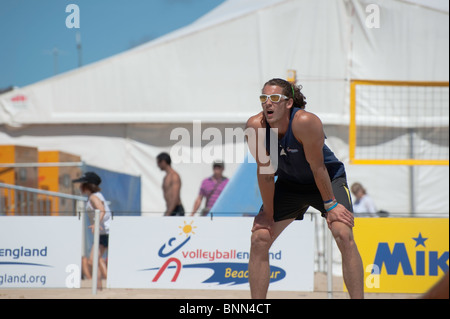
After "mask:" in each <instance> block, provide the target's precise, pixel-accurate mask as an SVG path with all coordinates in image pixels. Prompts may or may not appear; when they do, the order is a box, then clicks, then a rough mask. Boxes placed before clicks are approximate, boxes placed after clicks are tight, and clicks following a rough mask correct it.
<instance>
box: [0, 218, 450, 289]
mask: <svg viewBox="0 0 450 319" xmlns="http://www.w3.org/2000/svg"><path fill="white" fill-rule="evenodd" d="M252 222H253V218H251V217H215V218H213V219H211V218H207V217H206V218H205V217H138V216H134V217H125V216H116V217H114V218H113V220H112V221H111V228H110V238H109V251H108V280H107V287H108V288H146V289H152V288H163V289H232V290H241V289H242V290H245V289H249V286H248V259H249V252H250V229H251V226H252ZM316 226H317V225H316ZM84 228H85V225H84V224H83V221H82V218H80V217H79V216H73V217H67V216H58V217H56V216H45V217H44V216H33V217H30V216H3V217H0V289H1V288H19V287H21V288H27V287H28V288H60V287H66V288H78V287H80V278H81V271H80V269H81V265H80V264H81V256H82V255H83V253H82V251H83V250H82V242H83V236H82V234H83V231H86V230H85V229H84ZM316 231H317V227H315V221H314V219H313V218H311V219H310V218H305V220H303V221H295V222H294V223H293V224H292V225H290V226H289V227H288V228H287V229H286V230H285V231H284V232H283V233H282V235H281V236H280V237H279V238H278V239H277V241H276V242H275V243H274V245H273V247H272V248H271V250H270V264H271V285H270V289H271V290H288V291H289V290H291V291H312V290H313V288H314V271H315V269H314V263H315V252H316V250H317V242H315V241H314V238H315V237H316ZM327 233H329V232H328V231H327ZM354 235H355V239H356V242H357V245H358V249H359V252H360V254H361V257H362V259H363V264H364V287H365V291H366V292H368V293H424V292H425V291H427V290H428V289H429V288H430V287H431V286H433V285H434V284H435V283H436V282H437V281H438V280H439V279H440V278H441V277H442V276H443V274H445V273H446V272H447V271H448V268H449V266H448V260H449V240H448V238H449V219H448V218H391V217H389V218H356V219H355V228H354ZM94 237H95V238H97V237H96V236H94ZM330 239H331V237H330V236H329V237H328V239H327V242H328V241H330V242H331V240H330ZM326 256H328V257H327V258H326V259H327V260H330V258H332V255H331V250H328V251H327V254H326ZM327 264H328V265H327V266H328V267H327V268H328V272H330V268H329V266H330V265H331V263H327ZM94 271H96V269H95V268H94ZM95 282H96V281H95V280H94V281H93V285H94V283H95ZM329 290H330V291H331V287H329ZM344 290H345V287H344ZM93 293H95V286H93Z"/></svg>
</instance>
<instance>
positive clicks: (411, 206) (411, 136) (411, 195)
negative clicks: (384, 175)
mask: <svg viewBox="0 0 450 319" xmlns="http://www.w3.org/2000/svg"><path fill="white" fill-rule="evenodd" d="M408 135H409V158H410V159H413V158H414V129H413V128H410V129H408ZM408 169H409V214H410V215H411V216H412V217H413V216H414V214H415V213H416V202H415V200H414V196H415V189H414V179H415V176H414V166H413V165H411V166H409V167H408Z"/></svg>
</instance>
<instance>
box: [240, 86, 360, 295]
mask: <svg viewBox="0 0 450 319" xmlns="http://www.w3.org/2000/svg"><path fill="white" fill-rule="evenodd" d="M300 90H301V87H297V86H295V85H291V84H290V83H289V82H287V81H285V80H282V79H272V80H270V81H268V82H267V83H266V84H265V85H264V88H263V91H262V95H261V96H260V100H261V103H262V109H263V110H262V112H260V113H259V114H257V115H255V116H253V117H251V118H250V119H249V120H248V121H247V128H253V129H254V130H253V131H255V132H256V131H257V130H258V129H261V128H262V129H264V130H265V132H266V134H265V135H266V136H265V138H261V137H259V136H258V135H257V134H256V139H255V140H256V142H255V145H251V143H250V142H249V147H250V150H251V152H252V154H253V156H254V157H255V159H256V161H257V164H258V170H257V177H258V185H259V190H260V193H261V197H262V201H263V205H262V207H261V210H260V212H259V214H258V215H257V216H256V217H255V220H254V223H253V228H252V237H251V249H250V260H249V266H248V269H249V282H250V290H251V295H252V298H266V295H267V290H268V287H269V280H270V278H269V275H270V266H269V248H270V246H271V245H272V243H273V242H274V241H275V239H276V238H277V237H278V236H279V235H280V233H281V232H282V231H283V230H284V229H285V228H286V227H287V226H288V225H289V224H290V223H291V222H292V221H294V220H295V219H303V215H304V213H305V212H306V210H307V209H308V207H309V206H312V207H314V208H316V209H318V210H319V211H321V212H322V216H323V217H325V218H326V220H327V223H328V227H329V228H330V230H331V232H332V234H333V236H334V238H335V240H336V243H337V245H338V247H339V250H340V252H341V254H342V268H343V276H344V282H345V284H346V286H347V289H348V291H349V294H350V297H351V298H363V296H364V290H363V276H364V273H363V266H362V260H361V257H360V255H359V252H358V249H357V247H356V243H355V241H354V239H353V232H352V227H353V226H354V222H353V214H352V203H351V198H350V193H349V191H348V186H347V182H346V177H345V168H344V165H343V164H342V163H341V162H340V161H339V160H338V159H337V158H336V157H335V155H334V154H333V152H332V151H331V150H330V149H329V148H328V147H327V146H326V145H325V144H324V139H325V135H324V132H323V126H322V123H321V121H320V119H319V118H318V117H317V116H316V115H314V114H312V113H309V112H307V111H305V110H304V109H305V105H306V101H305V97H304V96H303V94H302V93H301V91H300ZM272 129H273V130H272ZM273 132H277V133H278V136H277V138H275V141H277V140H278V145H277V147H276V148H275V149H277V150H278V154H277V155H275V156H277V157H278V164H277V168H276V172H274V173H270V174H267V173H264V172H263V171H262V168H264V167H265V166H266V164H264V163H265V161H263V160H262V159H261V158H258V155H257V154H258V150H259V151H260V150H261V148H262V149H264V148H265V151H266V155H272V156H274V154H269V153H270V149H271V148H270V145H267V144H269V142H270V141H271V139H270V134H273ZM249 140H250V139H249ZM272 140H273V139H272ZM266 141H267V142H266ZM272 149H273V147H272ZM275 175H277V176H278V179H277V181H276V182H275ZM311 240H313V239H311ZM295 244H296V245H298V246H299V247H301V243H295Z"/></svg>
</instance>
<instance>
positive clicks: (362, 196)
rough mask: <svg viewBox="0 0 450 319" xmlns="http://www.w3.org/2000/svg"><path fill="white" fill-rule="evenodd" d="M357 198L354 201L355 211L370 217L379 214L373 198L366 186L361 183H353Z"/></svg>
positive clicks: (354, 193)
mask: <svg viewBox="0 0 450 319" xmlns="http://www.w3.org/2000/svg"><path fill="white" fill-rule="evenodd" d="M351 191H352V193H353V195H354V196H355V197H356V200H355V201H354V202H353V213H354V214H355V215H356V214H361V215H365V216H370V217H376V216H377V208H376V206H375V203H374V201H373V200H372V198H371V197H370V196H369V195H367V192H366V190H365V188H364V187H363V186H362V185H361V184H360V183H353V185H352V187H351Z"/></svg>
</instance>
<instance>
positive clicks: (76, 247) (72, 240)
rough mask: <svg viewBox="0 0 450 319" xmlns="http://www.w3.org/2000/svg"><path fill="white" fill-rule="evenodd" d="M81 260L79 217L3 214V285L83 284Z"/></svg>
mask: <svg viewBox="0 0 450 319" xmlns="http://www.w3.org/2000/svg"><path fill="white" fill-rule="evenodd" d="M80 264H81V221H80V220H79V219H78V217H63V216H57V217H56V216H48V217H47V216H45V217H44V216H35V217H31V216H5V217H0V289H1V288H79V287H80V280H81V266H80Z"/></svg>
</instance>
